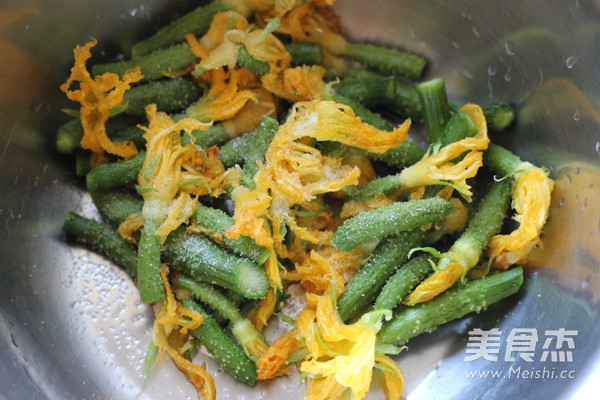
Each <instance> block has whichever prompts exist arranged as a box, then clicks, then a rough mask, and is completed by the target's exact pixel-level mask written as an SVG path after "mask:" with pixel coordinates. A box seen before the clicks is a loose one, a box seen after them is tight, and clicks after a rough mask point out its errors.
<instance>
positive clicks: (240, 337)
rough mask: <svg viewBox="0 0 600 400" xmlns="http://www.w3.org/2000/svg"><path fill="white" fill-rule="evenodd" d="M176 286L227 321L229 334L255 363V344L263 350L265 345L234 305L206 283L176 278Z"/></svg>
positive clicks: (261, 337) (253, 327) (258, 333)
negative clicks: (190, 293)
mask: <svg viewBox="0 0 600 400" xmlns="http://www.w3.org/2000/svg"><path fill="white" fill-rule="evenodd" d="M177 285H178V286H179V287H182V288H185V289H188V290H189V291H190V292H192V295H193V296H194V297H195V298H196V299H197V300H199V301H200V302H202V303H204V304H206V305H208V306H209V307H210V308H211V309H212V310H214V312H215V316H217V315H219V316H220V317H222V318H224V319H226V320H228V321H229V322H230V323H231V333H233V336H234V337H235V340H236V341H237V342H238V343H239V344H240V345H241V346H242V348H243V349H244V352H245V353H246V355H247V356H248V357H250V358H251V359H254V361H256V359H255V355H253V353H254V354H257V352H256V351H253V350H254V348H256V347H257V343H260V344H259V345H258V346H261V345H262V346H261V347H264V348H266V346H267V344H266V343H265V341H264V338H263V336H262V334H261V333H260V332H259V331H258V330H257V329H256V327H255V326H254V325H253V324H252V322H250V320H249V319H247V318H244V317H243V316H242V315H241V314H240V312H239V310H238V309H237V307H236V305H235V303H233V302H232V301H231V300H230V299H228V298H227V297H226V296H225V295H224V294H223V293H221V292H220V291H218V290H217V289H216V288H214V287H213V286H211V285H210V284H208V283H201V282H196V281H194V280H193V279H190V278H187V277H184V276H180V277H178V278H177ZM264 348H263V350H264Z"/></svg>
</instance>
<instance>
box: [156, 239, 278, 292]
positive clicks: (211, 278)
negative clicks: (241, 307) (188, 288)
mask: <svg viewBox="0 0 600 400" xmlns="http://www.w3.org/2000/svg"><path fill="white" fill-rule="evenodd" d="M162 257H163V259H164V260H165V261H166V262H167V263H168V264H169V265H170V266H172V267H173V268H174V269H176V270H179V271H181V272H183V273H185V274H186V275H189V276H191V277H192V278H194V279H195V280H197V281H199V282H206V283H211V284H214V285H218V286H221V287H224V288H227V289H231V290H234V291H236V292H238V293H240V294H241V295H243V296H244V297H246V298H248V299H262V298H263V297H264V296H265V293H266V292H267V289H268V287H269V283H268V281H267V275H266V273H265V271H264V269H262V268H261V267H260V266H258V265H257V264H256V263H254V262H252V261H250V260H248V259H247V258H242V257H239V256H236V255H235V254H232V253H229V252H228V251H226V250H225V249H223V248H221V247H220V246H218V245H217V244H215V243H213V242H212V241H211V240H209V239H208V238H206V237H203V236H201V235H194V234H190V233H188V232H186V230H185V228H183V227H179V228H178V229H176V230H175V231H173V232H171V234H170V235H169V236H168V237H167V240H166V241H165V246H164V250H163V252H162Z"/></svg>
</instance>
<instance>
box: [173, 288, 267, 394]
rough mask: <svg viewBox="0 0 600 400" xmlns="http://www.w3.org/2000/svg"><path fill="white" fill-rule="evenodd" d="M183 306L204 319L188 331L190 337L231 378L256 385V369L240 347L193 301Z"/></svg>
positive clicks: (188, 301)
mask: <svg viewBox="0 0 600 400" xmlns="http://www.w3.org/2000/svg"><path fill="white" fill-rule="evenodd" d="M183 306H184V307H185V308H188V309H190V310H192V311H195V312H197V313H198V314H200V315H202V316H203V317H204V320H203V321H202V324H201V325H200V326H199V327H198V328H196V329H194V330H192V331H190V333H191V335H192V336H193V337H194V338H196V339H197V340H199V341H200V343H202V345H203V346H204V347H206V350H208V352H209V353H210V354H211V355H212V356H213V357H214V358H215V360H217V362H218V363H219V364H220V365H221V366H222V367H223V369H225V370H226V371H227V372H229V373H230V374H231V375H233V377H234V378H235V379H237V380H239V381H242V382H244V383H246V384H248V385H254V384H255V383H256V377H257V372H256V367H255V365H254V362H253V361H252V360H250V358H248V356H247V355H246V353H244V350H243V349H242V347H241V346H240V345H239V344H237V343H236V342H234V341H233V339H231V338H230V337H229V335H227V333H226V332H225V331H224V330H223V328H221V327H220V326H219V324H218V323H217V321H216V320H215V318H214V317H213V316H212V315H210V314H209V313H208V312H206V310H204V308H202V307H201V306H200V305H199V304H198V303H196V302H194V301H193V300H190V299H187V300H184V302H183Z"/></svg>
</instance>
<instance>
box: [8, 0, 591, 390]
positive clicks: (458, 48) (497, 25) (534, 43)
mask: <svg viewBox="0 0 600 400" xmlns="http://www.w3.org/2000/svg"><path fill="white" fill-rule="evenodd" d="M170 3H172V4H169V5H167V4H166V2H164V1H158V0H154V1H153V0H145V1H141V0H128V1H116V0H111V1H108V0H107V1H102V2H98V1H90V0H79V1H74V0H70V1H42V0H32V1H27V2H19V1H10V0H9V1H3V2H1V4H0V54H1V56H0V58H1V60H2V62H1V63H0V88H1V91H0V122H1V125H0V165H1V167H0V185H1V188H0V235H1V236H0V251H1V259H3V260H4V261H3V262H2V264H1V267H0V268H1V269H0V289H1V295H0V308H1V310H2V311H1V313H0V377H1V378H0V398H6V399H25V398H26V399H32V400H35V399H94V398H99V399H108V398H111V399H124V398H136V399H166V398H169V399H171V398H194V397H195V393H194V390H193V388H192V387H191V385H189V384H188V383H187V382H186V381H185V379H184V378H183V376H182V375H181V374H180V373H178V371H177V370H176V369H175V368H174V367H173V366H172V365H171V364H170V363H169V362H166V361H165V362H162V363H161V364H160V365H159V366H158V368H157V370H155V371H154V372H153V373H152V374H151V375H150V376H149V377H147V378H145V377H144V376H143V361H142V359H143V354H144V352H145V349H146V346H147V344H148V342H149V341H150V339H151V318H150V316H151V313H150V310H149V309H148V308H147V307H145V306H142V305H141V304H140V302H139V300H138V295H137V292H136V289H135V287H134V285H133V284H132V282H131V281H130V280H129V279H128V277H127V276H126V274H125V273H123V272H122V271H121V270H119V269H118V268H116V267H115V266H114V265H112V264H111V263H109V262H107V261H106V260H105V259H103V258H102V257H99V256H97V255H95V254H93V253H90V252H88V251H87V250H85V249H83V248H80V247H77V246H75V247H73V246H72V245H70V244H67V243H65V238H64V236H63V234H62V233H61V232H60V225H61V221H62V218H63V216H64V215H65V213H66V212H67V211H68V210H76V211H78V212H81V213H84V214H86V215H89V216H94V215H95V210H94V208H93V206H91V205H90V201H89V198H88V196H87V195H86V194H85V193H84V191H83V190H82V189H81V187H82V185H81V182H80V181H79V180H78V179H76V178H75V177H74V175H73V173H72V165H71V164H72V160H68V159H64V158H63V157H60V156H59V155H58V154H57V153H56V151H55V150H54V146H53V139H54V132H55V129H56V127H57V126H58V124H59V123H61V122H62V121H64V118H63V116H62V115H61V113H60V109H61V108H64V107H69V106H70V105H69V104H68V103H67V101H66V100H65V99H64V97H63V96H62V95H61V93H59V91H58V89H57V88H58V85H59V84H60V83H62V82H63V81H64V80H65V78H66V76H67V72H68V68H69V67H70V65H71V63H72V49H73V47H74V46H75V45H76V44H77V43H84V42H85V41H87V40H88V39H89V38H90V37H96V38H98V39H99V41H100V43H101V46H100V48H101V49H102V51H96V53H95V54H96V55H95V59H96V60H102V59H104V60H107V59H114V58H115V55H118V54H121V53H123V54H126V52H127V49H128V47H129V45H130V44H131V43H132V42H134V41H135V40H136V39H137V38H140V37H143V36H144V35H145V34H147V33H148V32H149V31H152V30H153V29H155V28H156V27H157V26H159V25H160V24H162V23H163V22H165V20H167V19H168V18H171V17H172V16H173V15H176V14H177V13H179V12H182V11H184V10H187V9H190V8H192V7H193V6H194V5H193V4H191V3H193V2H191V1H190V2H186V1H171V2H170ZM336 8H337V11H338V13H339V15H340V17H341V21H342V26H343V29H344V31H345V32H346V34H347V35H348V36H350V37H352V38H354V39H357V40H366V41H370V42H376V43H382V44H389V45H393V46H397V47H400V48H404V49H407V50H410V51H413V52H416V53H420V54H423V55H425V56H426V57H427V58H429V59H430V60H431V64H430V67H429V70H428V72H427V76H429V77H433V76H443V77H445V78H446V80H447V88H448V92H449V95H450V96H451V97H452V98H453V99H454V100H456V101H474V102H479V103H487V102H491V101H495V100H507V101H511V102H515V103H517V104H518V105H519V117H518V118H519V120H518V123H517V124H516V126H515V127H514V129H513V130H512V131H511V132H509V133H505V134H502V135H499V136H501V137H497V138H496V139H497V140H499V141H500V142H502V143H504V144H505V145H507V146H508V147H509V148H511V149H512V150H514V151H515V152H516V153H517V154H519V155H520V156H521V157H523V158H524V159H527V160H530V161H533V162H536V163H538V164H542V165H544V166H546V167H547V168H549V169H550V171H551V173H552V175H553V177H555V178H556V182H557V187H556V191H555V193H554V196H553V204H552V210H551V218H550V221H549V223H548V226H547V229H546V232H545V239H544V240H545V247H544V248H543V249H542V250H541V251H538V252H536V254H535V256H534V257H532V260H531V265H532V266H531V268H530V269H529V271H530V273H529V275H528V277H527V280H526V285H525V287H524V289H523V291H522V292H521V293H520V294H519V295H517V296H514V297H513V298H511V299H509V300H507V301H506V302H504V303H502V304H500V305H495V306H493V307H489V309H488V310H487V311H486V312H482V313H481V314H476V315H471V316H469V317H467V318H466V319H463V320H462V321H459V322H455V323H451V324H448V325H446V326H444V327H443V328H441V329H439V330H437V331H436V332H434V333H432V334H425V335H422V337H419V338H417V339H415V340H413V341H411V342H410V343H409V350H408V351H406V352H404V353H403V354H402V355H400V356H399V357H398V358H397V359H398V362H399V363H400V365H401V367H402V368H403V369H404V371H405V373H406V384H407V391H406V395H407V397H409V398H411V399H430V398H436V399H454V398H456V399H468V398H481V399H508V398H515V397H519V398H525V399H540V398H546V399H558V398H561V399H562V398H570V399H580V398H581V399H592V398H597V397H598V394H597V393H598V389H599V387H598V382H600V363H599V357H598V355H599V350H600V345H599V341H598V337H599V334H600V322H599V318H598V300H599V295H598V293H600V291H599V286H600V280H599V276H598V274H599V264H600V263H599V258H600V241H599V238H600V235H599V233H600V168H599V167H600V126H599V125H600V115H599V114H598V104H599V102H600V67H599V66H598V65H600V2H597V1H591V0H546V1H517V0H489V1H485V2H482V1H476V0H454V1H451V2H446V1H442V0H438V1H435V2H434V1H427V2H425V1H419V0H405V1H394V0H389V1H385V0H380V1H359V0H356V1H349V0H339V4H338V5H337V6H336ZM173 10H174V11H173ZM493 327H498V328H499V329H501V331H502V335H501V343H502V344H501V346H500V351H499V360H498V361H487V360H484V359H478V360H476V361H465V357H466V356H467V351H466V349H467V348H470V347H467V344H468V343H469V342H468V341H469V338H470V336H469V331H471V330H473V329H476V328H480V329H484V330H489V329H491V328H493ZM523 328H528V329H533V330H535V331H536V332H537V334H538V342H537V347H536V349H535V350H534V351H533V352H534V354H533V358H532V362H527V361H526V360H524V359H522V358H518V357H519V355H520V354H521V353H515V355H516V356H517V359H516V361H514V362H511V361H505V360H504V358H505V355H506V349H507V347H508V343H507V340H508V339H509V337H510V335H511V332H512V333H513V334H514V333H516V332H518V331H515V329H523ZM561 328H562V329H566V330H570V331H577V335H574V336H572V338H573V342H572V343H565V345H564V346H563V348H562V349H554V350H556V351H565V352H566V351H571V356H572V362H567V361H564V362H561V361H560V360H559V361H557V362H552V361H551V359H550V358H548V359H547V360H546V361H542V357H543V352H544V349H543V347H544V345H545V341H546V336H545V335H546V334H547V333H548V332H547V331H548V330H559V329H561ZM529 332H530V333H531V331H529ZM568 344H572V346H571V347H574V348H572V349H570V348H569V347H568V346H567V345H568ZM552 346H553V345H552V344H549V346H547V347H550V348H551V347H552ZM548 350H551V349H548ZM564 354H566V353H564ZM207 364H208V368H209V369H210V370H211V371H214V372H215V374H216V376H217V385H218V387H219V396H220V398H222V399H225V398H245V399H259V398H270V399H271V398H285V397H289V396H292V397H297V395H296V394H295V393H298V384H297V377H292V378H283V379H280V380H278V381H275V382H266V383H261V384H259V385H258V386H257V387H256V388H254V389H250V388H248V387H245V386H244V385H242V384H239V383H235V382H233V381H232V380H231V379H230V378H229V377H227V376H226V375H225V374H224V373H222V372H221V371H220V370H218V368H217V367H216V366H215V365H214V363H213V362H211V361H210V360H208V361H207ZM544 368H545V369H546V370H548V371H555V374H557V375H558V374H559V373H560V372H561V371H567V372H568V374H567V375H565V376H562V377H561V376H558V377H550V375H549V373H548V375H542V376H539V377H535V371H540V373H543V371H544ZM473 371H475V372H474V374H476V375H475V376H471V377H469V375H468V374H471V375H473ZM478 371H479V372H478ZM485 371H500V372H501V373H502V374H504V375H503V377H500V378H498V377H494V376H492V374H490V375H488V376H487V377H486V376H483V375H482V374H484V373H485ZM510 371H513V372H512V373H511V372H510ZM516 371H520V372H519V373H518V375H517V372H516ZM523 371H531V375H532V377H525V376H524V375H526V373H525V372H523ZM370 398H381V394H380V393H377V392H374V393H372V395H370Z"/></svg>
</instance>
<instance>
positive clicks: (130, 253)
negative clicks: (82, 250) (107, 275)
mask: <svg viewBox="0 0 600 400" xmlns="http://www.w3.org/2000/svg"><path fill="white" fill-rule="evenodd" d="M62 229H63V231H65V232H67V233H68V234H70V235H73V236H74V237H75V238H76V239H77V240H79V241H80V242H83V243H86V244H89V245H90V246H92V247H93V248H95V249H97V250H98V251H100V252H101V253H102V254H104V255H106V256H108V258H110V259H111V260H112V261H114V262H115V263H116V264H118V265H120V266H122V267H123V268H125V270H126V271H127V272H128V273H129V274H130V275H132V276H136V274H137V252H136V250H135V248H134V247H133V245H132V244H131V243H129V242H127V241H126V240H125V239H123V238H122V237H121V236H120V235H119V233H118V232H117V231H115V230H114V229H113V228H111V227H110V226H108V225H106V224H102V223H100V222H96V221H94V220H92V219H88V218H84V217H81V216H79V215H77V214H75V213H73V212H69V213H67V216H66V217H65V220H64V222H63V226H62Z"/></svg>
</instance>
